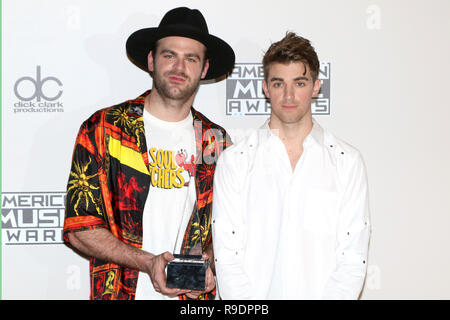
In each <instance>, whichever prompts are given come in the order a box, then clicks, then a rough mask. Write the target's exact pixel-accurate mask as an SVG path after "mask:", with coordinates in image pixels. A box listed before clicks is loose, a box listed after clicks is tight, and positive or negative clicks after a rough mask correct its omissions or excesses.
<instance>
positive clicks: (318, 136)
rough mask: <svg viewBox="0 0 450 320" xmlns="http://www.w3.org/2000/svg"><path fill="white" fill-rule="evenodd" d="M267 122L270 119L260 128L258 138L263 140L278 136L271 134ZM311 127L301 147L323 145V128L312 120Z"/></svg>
mask: <svg viewBox="0 0 450 320" xmlns="http://www.w3.org/2000/svg"><path fill="white" fill-rule="evenodd" d="M269 121H270V118H268V119H267V120H266V121H265V122H264V124H263V125H262V126H261V127H260V133H259V134H260V137H261V138H263V139H264V140H268V139H271V138H273V137H277V138H278V136H277V135H276V134H275V133H273V132H272V130H271V129H270V128H269ZM312 121H313V127H312V130H311V132H310V133H309V134H308V135H307V136H306V138H305V141H304V142H303V146H310V145H313V144H318V145H319V146H322V145H323V144H324V141H323V128H322V127H321V126H320V124H319V123H318V122H317V121H316V120H315V119H314V118H313V119H312Z"/></svg>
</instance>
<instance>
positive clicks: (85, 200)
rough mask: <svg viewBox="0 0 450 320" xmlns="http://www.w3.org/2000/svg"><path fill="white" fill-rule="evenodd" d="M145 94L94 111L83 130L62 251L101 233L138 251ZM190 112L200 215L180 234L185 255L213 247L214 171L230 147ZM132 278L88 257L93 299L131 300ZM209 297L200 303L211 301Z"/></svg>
mask: <svg viewBox="0 0 450 320" xmlns="http://www.w3.org/2000/svg"><path fill="white" fill-rule="evenodd" d="M149 93H150V91H147V92H145V93H144V94H143V95H141V96H139V97H138V98H136V99H135V100H129V101H126V102H124V103H121V104H119V105H115V106H112V107H109V108H105V109H102V110H99V111H97V112H96V113H94V114H93V115H92V116H91V117H90V118H89V119H88V120H87V121H85V122H84V123H83V124H82V126H81V128H80V130H79V132H78V136H77V139H76V143H75V149H74V154H73V160H72V167H71V172H70V176H69V182H68V185H67V196H66V217H65V222H64V231H63V238H64V241H65V243H69V241H68V238H67V234H68V233H69V232H72V231H80V230H86V229H95V228H107V229H108V230H110V231H111V233H112V234H113V235H114V236H115V237H117V238H118V239H120V240H122V241H123V242H125V243H127V244H129V245H132V246H135V247H138V248H142V215H143V210H144V204H145V202H146V200H147V195H148V191H149V186H150V173H149V157H148V152H147V143H146V139H145V133H144V123H143V118H142V115H143V108H144V99H145V97H146V96H147V95H148V94H149ZM191 112H192V115H193V119H194V121H193V126H194V131H195V139H196V146H197V151H196V158H195V163H196V165H195V169H194V176H195V183H196V193H197V202H196V208H197V210H198V215H194V214H193V215H192V217H191V220H190V222H189V224H188V227H187V229H186V233H185V236H184V241H183V248H184V250H183V251H184V252H186V250H187V249H188V248H190V247H191V246H194V245H195V244H196V243H198V241H200V240H201V241H202V242H201V243H202V245H203V249H205V248H206V246H207V245H208V244H209V243H210V241H211V227H210V222H211V209H212V188H213V176H214V170H215V164H216V160H217V159H218V156H219V155H220V153H221V152H222V151H223V150H224V149H225V148H226V147H227V146H229V144H230V143H231V140H230V138H229V136H228V135H227V133H226V132H225V130H224V129H223V128H221V127H220V126H218V125H216V124H214V123H212V122H211V121H209V120H208V119H207V118H206V117H205V116H203V115H202V114H201V113H200V112H198V111H196V110H194V109H193V108H192V109H191ZM148 201H151V199H149V200H148ZM199 230H200V231H199ZM138 274H139V271H138V270H133V269H130V268H125V267H121V266H119V265H116V264H113V263H108V262H105V261H101V260H99V259H96V258H93V257H91V258H90V282H91V299H134V297H135V291H136V284H137V278H138ZM214 294H215V292H214V291H213V292H212V293H210V294H206V295H202V296H201V297H200V298H201V299H211V298H214ZM180 299H186V296H180Z"/></svg>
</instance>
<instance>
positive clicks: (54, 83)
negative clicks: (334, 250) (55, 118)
mask: <svg viewBox="0 0 450 320" xmlns="http://www.w3.org/2000/svg"><path fill="white" fill-rule="evenodd" d="M62 85H63V84H62V82H61V80H59V79H58V78H56V77H53V76H48V77H45V78H43V77H42V72H41V66H36V76H35V77H30V76H25V77H21V78H19V79H18V80H17V81H16V83H15V84H14V94H15V95H16V98H17V99H19V101H17V102H16V103H14V113H30V112H64V105H63V103H62V102H61V101H60V100H59V99H60V98H61V96H62V94H63V90H62Z"/></svg>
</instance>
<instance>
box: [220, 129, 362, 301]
mask: <svg viewBox="0 0 450 320" xmlns="http://www.w3.org/2000/svg"><path fill="white" fill-rule="evenodd" d="M313 122H314V125H313V129H312V131H311V133H310V134H309V135H308V136H307V137H306V139H305V141H304V143H303V153H302V155H301V157H300V159H299V161H298V162H297V164H296V167H295V169H294V170H292V167H291V164H290V161H289V157H288V154H287V152H286V149H285V146H284V144H283V142H282V141H281V140H280V138H279V137H278V136H277V135H276V134H274V133H273V132H271V130H270V129H269V127H268V121H267V122H266V123H265V124H264V125H263V126H262V127H261V128H260V129H258V130H255V131H254V132H253V133H252V134H250V135H249V136H248V137H246V138H245V139H243V140H242V141H240V142H239V143H237V144H235V145H233V146H232V147H230V148H228V149H226V150H225V151H224V152H223V154H222V155H221V157H220V158H219V160H218V163H217V167H216V171H215V178H214V201H213V215H212V219H213V224H212V231H213V243H214V256H215V265H216V272H217V287H218V293H219V295H220V297H221V298H222V299H357V298H358V296H359V294H360V292H361V289H362V286H363V282H364V278H365V274H366V270H367V251H368V243H369V237H370V223H369V206H368V188H367V179H366V172H365V167H364V163H363V160H362V158H361V155H360V153H359V152H358V150H356V149H355V148H353V147H352V146H350V145H348V144H346V143H345V142H343V141H341V140H339V139H337V138H336V137H334V136H333V135H331V134H330V133H328V132H326V131H325V130H323V129H322V128H321V127H320V125H319V124H318V123H317V122H316V121H315V120H314V121H313Z"/></svg>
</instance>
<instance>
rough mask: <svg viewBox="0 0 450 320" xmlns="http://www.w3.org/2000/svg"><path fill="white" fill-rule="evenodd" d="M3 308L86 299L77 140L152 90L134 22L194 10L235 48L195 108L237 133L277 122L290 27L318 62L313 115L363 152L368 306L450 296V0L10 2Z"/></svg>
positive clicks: (6, 18)
mask: <svg viewBox="0 0 450 320" xmlns="http://www.w3.org/2000/svg"><path fill="white" fill-rule="evenodd" d="M1 5H2V8H1V14H2V26H1V30H2V53H1V57H2V59H1V62H2V69H1V70H2V82H1V83H2V87H1V91H2V94H1V107H2V118H1V119H2V161H1V164H2V168H1V173H2V194H1V201H2V202H1V208H2V211H1V212H2V222H1V242H2V244H1V286H2V288H1V289H2V295H1V297H2V299H88V298H89V263H88V260H87V259H86V258H84V257H82V256H80V255H78V254H77V253H76V252H74V251H72V250H71V249H70V248H68V247H67V246H65V245H64V244H63V242H62V238H61V231H62V227H63V222H64V202H65V189H66V184H67V180H68V177H69V171H70V162H71V157H72V151H73V146H74V142H75V136H76V134H77V131H78V129H79V127H80V125H81V123H82V122H83V121H84V120H85V119H87V118H88V117H89V116H90V115H91V114H92V113H94V112H95V111H96V110H98V109H100V108H104V107H107V106H110V105H113V104H117V103H120V102H122V101H124V100H127V99H130V98H134V97H137V96H138V95H140V94H141V93H143V92H144V91H145V90H147V89H149V88H151V84H152V80H151V78H150V77H149V75H148V74H147V73H145V72H143V71H141V70H140V69H138V68H137V67H135V66H134V65H133V64H132V63H131V62H130V61H129V60H128V58H127V55H126V52H125V42H126V39H127V38H128V36H129V35H130V34H131V33H132V32H134V31H135V30H137V29H140V28H145V27H153V26H157V25H158V24H159V22H160V20H161V18H162V16H163V15H164V13H165V12H167V11H168V10H170V9H172V8H174V7H178V6H188V7H191V8H198V9H200V10H201V11H202V13H203V14H204V16H205V18H206V20H207V22H208V26H209V30H210V32H211V33H212V34H214V35H217V36H219V37H221V38H223V39H225V40H226V41H227V42H228V43H230V44H231V45H232V46H233V48H234V50H235V52H236V65H235V68H234V71H233V73H232V74H231V75H230V76H229V77H228V78H227V79H225V80H223V81H220V82H213V83H205V84H202V85H201V86H200V90H199V91H198V94H197V97H196V100H195V103H194V105H195V106H196V108H197V109H198V110H200V111H201V112H203V113H204V114H205V115H206V116H207V117H209V118H210V119H212V120H213V121H215V122H216V123H219V124H220V125H222V126H223V127H225V128H226V129H227V130H228V132H229V133H230V135H231V136H232V138H233V140H235V141H237V140H239V139H241V138H242V137H243V136H244V135H245V134H246V132H248V130H250V129H252V128H255V127H257V126H260V125H261V124H262V123H263V122H264V121H265V120H266V119H267V117H268V115H269V113H270V105H269V104H268V103H267V102H266V100H265V99H264V96H263V93H262V88H261V84H262V78H263V75H262V65H261V59H262V56H263V53H264V52H265V50H266V49H267V48H268V46H269V45H270V44H271V43H272V42H274V41H278V40H279V39H281V38H282V37H283V36H284V35H285V33H286V31H295V32H296V33H298V34H300V35H302V36H304V37H306V38H308V39H310V40H311V42H312V44H313V45H314V47H315V48H316V50H317V52H318V55H319V59H320V61H321V67H320V79H321V80H322V90H321V92H320V94H319V97H318V98H317V99H316V100H314V102H313V104H312V110H313V113H314V116H315V119H316V120H317V121H318V122H319V123H320V124H321V125H322V126H324V127H326V128H328V129H329V130H330V131H331V132H333V133H334V134H335V135H337V136H339V137H340V138H342V139H343V140H345V141H347V142H348V143H350V144H352V145H353V146H355V147H356V148H358V149H359V150H360V151H361V153H362V154H363V157H364V160H365V163H366V166H367V173H368V178H369V187H370V209H371V219H372V229H373V232H372V238H371V244H370V257H369V267H368V274H367V278H366V283H365V287H364V290H363V293H362V295H361V298H362V299H449V298H450V291H449V290H448V288H449V286H450V273H449V272H448V270H450V256H449V255H448V252H449V243H450V232H449V227H450V200H449V198H450V197H449V193H450V168H449V167H450V166H449V163H450V147H449V145H450V142H449V139H450V127H449V126H448V121H449V120H450V103H449V99H448V97H447V96H446V93H445V92H447V91H448V88H447V86H448V83H449V81H448V75H449V74H450V67H449V60H448V59H449V57H450V40H449V39H450V37H449V36H448V34H449V31H450V21H449V20H448V12H450V2H448V1H447V0H441V1H440V0H428V1H425V0H424V1H421V0H413V1H411V0H409V1H407V0H396V1H392V0H338V1H336V0H317V1H303V0H299V1H292V0H280V1H275V2H273V1H235V0H230V1H200V0H198V1H197V0H192V1H177V0H168V1H148V0H130V1H126V2H117V1H108V0H94V1H87V0H3V1H1Z"/></svg>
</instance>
